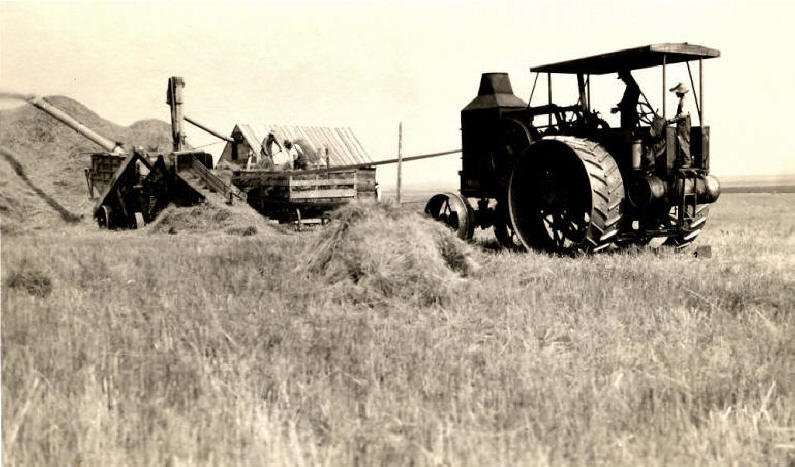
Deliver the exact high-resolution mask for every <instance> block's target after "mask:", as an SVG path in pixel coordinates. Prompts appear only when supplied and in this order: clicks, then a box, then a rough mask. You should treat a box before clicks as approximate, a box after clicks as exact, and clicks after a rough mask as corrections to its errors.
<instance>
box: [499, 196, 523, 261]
mask: <svg viewBox="0 0 795 467" xmlns="http://www.w3.org/2000/svg"><path fill="white" fill-rule="evenodd" d="M506 204H507V203H506V202H503V201H501V202H498V203H497V207H496V208H495V209H494V222H493V224H494V236H495V237H497V242H498V243H499V244H500V245H501V246H502V247H503V248H505V249H507V250H512V251H519V250H523V249H524V246H523V245H522V242H521V241H519V237H517V236H516V232H515V231H514V229H513V224H511V217H510V214H508V207H507V206H506Z"/></svg>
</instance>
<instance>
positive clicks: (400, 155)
mask: <svg viewBox="0 0 795 467" xmlns="http://www.w3.org/2000/svg"><path fill="white" fill-rule="evenodd" d="M402 179H403V122H400V125H398V163H397V195H396V199H397V204H398V205H399V204H400V201H401V200H400V188H401V185H402V182H403V180H402Z"/></svg>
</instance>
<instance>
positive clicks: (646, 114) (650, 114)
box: [638, 101, 657, 125]
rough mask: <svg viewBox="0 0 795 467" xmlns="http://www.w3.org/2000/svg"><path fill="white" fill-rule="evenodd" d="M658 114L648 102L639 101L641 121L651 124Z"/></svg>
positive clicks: (639, 117)
mask: <svg viewBox="0 0 795 467" xmlns="http://www.w3.org/2000/svg"><path fill="white" fill-rule="evenodd" d="M656 116H657V111H656V110H654V109H653V108H652V106H651V105H650V104H649V103H648V102H643V101H638V119H639V120H640V121H641V122H643V123H645V124H647V125H651V124H652V122H653V121H654V117H656Z"/></svg>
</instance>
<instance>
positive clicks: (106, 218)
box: [97, 205, 113, 229]
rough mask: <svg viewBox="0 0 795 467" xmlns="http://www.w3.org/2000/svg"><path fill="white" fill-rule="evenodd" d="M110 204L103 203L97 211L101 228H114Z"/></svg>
mask: <svg viewBox="0 0 795 467" xmlns="http://www.w3.org/2000/svg"><path fill="white" fill-rule="evenodd" d="M111 212H112V211H111V209H110V206H107V205H102V206H101V207H100V208H99V212H98V213H97V224H98V225H99V227H100V228H106V229H112V228H113V224H112V223H111Z"/></svg>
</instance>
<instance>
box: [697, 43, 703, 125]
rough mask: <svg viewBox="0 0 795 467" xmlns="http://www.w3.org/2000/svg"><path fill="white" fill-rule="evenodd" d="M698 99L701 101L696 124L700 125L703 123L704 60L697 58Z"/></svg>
mask: <svg viewBox="0 0 795 467" xmlns="http://www.w3.org/2000/svg"><path fill="white" fill-rule="evenodd" d="M698 100H700V101H701V107H699V109H698V124H699V125H701V126H702V127H703V126H705V124H704V60H703V59H701V58H699V59H698Z"/></svg>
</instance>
